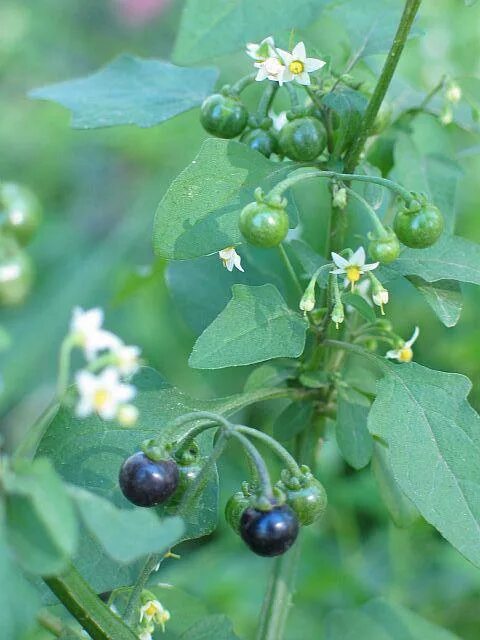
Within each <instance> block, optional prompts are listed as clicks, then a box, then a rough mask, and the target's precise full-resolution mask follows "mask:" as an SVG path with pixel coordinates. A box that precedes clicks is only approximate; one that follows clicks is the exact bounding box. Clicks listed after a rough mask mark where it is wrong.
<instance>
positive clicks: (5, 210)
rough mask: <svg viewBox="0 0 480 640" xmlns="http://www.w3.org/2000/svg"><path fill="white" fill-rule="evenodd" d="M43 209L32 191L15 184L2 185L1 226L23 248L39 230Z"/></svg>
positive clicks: (0, 187)
mask: <svg viewBox="0 0 480 640" xmlns="http://www.w3.org/2000/svg"><path fill="white" fill-rule="evenodd" d="M40 220H41V208H40V203H39V202H38V199H37V197H36V196H35V194H34V193H32V191H30V189H27V187H24V186H23V185H19V184H16V183H14V182H3V183H0V226H1V227H2V229H5V230H6V231H7V232H8V233H10V234H11V235H13V236H14V237H15V238H16V240H17V241H18V243H19V244H21V245H22V246H23V245H25V244H27V243H28V242H29V241H30V239H31V238H32V236H33V234H34V233H35V231H36V230H37V229H38V227H39V225H40Z"/></svg>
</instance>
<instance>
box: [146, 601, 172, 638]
mask: <svg viewBox="0 0 480 640" xmlns="http://www.w3.org/2000/svg"><path fill="white" fill-rule="evenodd" d="M144 620H146V621H147V622H152V621H153V622H155V623H156V624H159V625H160V626H161V627H162V630H163V631H165V623H166V622H168V621H169V620H170V611H168V610H167V609H164V608H163V606H162V604H161V603H160V602H159V601H158V600H148V602H146V603H145V604H144V605H143V607H142V608H141V609H140V622H143V621H144Z"/></svg>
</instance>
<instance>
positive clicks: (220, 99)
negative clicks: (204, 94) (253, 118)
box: [200, 93, 248, 139]
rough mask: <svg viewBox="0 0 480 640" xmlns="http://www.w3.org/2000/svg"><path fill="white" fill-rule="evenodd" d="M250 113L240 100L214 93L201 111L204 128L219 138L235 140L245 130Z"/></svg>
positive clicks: (205, 101) (207, 99)
mask: <svg viewBox="0 0 480 640" xmlns="http://www.w3.org/2000/svg"><path fill="white" fill-rule="evenodd" d="M247 120H248V111H247V109H246V108H245V105H244V104H243V103H242V102H241V101H240V99H239V98H235V97H234V96H224V95H223V94H221V93H214V94H213V95H211V96H209V97H208V98H206V99H205V100H204V102H203V104H202V106H201V109H200V122H201V123H202V126H203V128H204V129H205V130H206V131H208V133H211V134H212V135H214V136H217V137H218V138H227V139H229V138H235V137H236V136H238V135H240V134H241V133H242V131H243V130H244V129H245V127H246V125H247Z"/></svg>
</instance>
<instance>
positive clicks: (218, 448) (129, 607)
mask: <svg viewBox="0 0 480 640" xmlns="http://www.w3.org/2000/svg"><path fill="white" fill-rule="evenodd" d="M214 415H215V414H214ZM230 435H231V431H230V429H228V430H226V429H224V430H222V432H221V433H220V436H219V438H218V440H217V442H216V444H215V446H214V448H213V449H212V452H211V453H210V455H209V456H208V458H207V459H206V461H205V464H204V465H203V467H202V469H201V471H200V473H199V474H198V476H197V477H196V478H195V481H194V482H193V483H192V484H191V485H190V486H189V487H188V489H187V491H186V492H185V495H184V496H183V499H182V502H181V503H180V506H179V508H178V511H177V515H178V516H180V517H183V515H184V514H185V512H186V511H188V508H189V507H190V505H191V503H192V502H193V500H194V499H195V498H196V496H197V495H198V493H200V491H201V490H202V489H203V487H204V486H205V484H206V482H207V480H208V476H209V474H210V472H211V470H212V468H213V467H214V466H215V463H216V462H217V460H218V458H219V457H220V456H221V455H222V453H223V451H224V450H225V447H226V445H227V442H228V438H229V436H230ZM162 559H163V556H159V555H158V554H151V555H149V556H148V557H147V559H146V560H145V563H144V565H143V567H142V569H141V570H140V573H139V575H138V578H137V580H136V581H135V584H134V585H133V587H132V591H131V592H130V596H129V598H128V601H127V604H126V607H125V613H124V618H125V621H126V622H127V623H128V624H133V623H134V621H135V619H134V618H135V615H136V614H137V613H138V609H139V606H140V597H141V595H142V591H143V589H144V588H145V586H146V584H147V582H148V580H149V578H150V574H151V573H152V571H153V570H154V568H155V567H156V566H157V565H158V564H159V563H160V562H161V561H162ZM118 640H121V639H120V638H119V639H118Z"/></svg>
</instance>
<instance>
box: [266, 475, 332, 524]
mask: <svg viewBox="0 0 480 640" xmlns="http://www.w3.org/2000/svg"><path fill="white" fill-rule="evenodd" d="M276 486H277V487H278V488H279V489H281V491H283V492H284V493H285V496H286V502H287V504H288V505H289V506H290V507H291V508H292V509H293V510H294V511H295V513H296V515H297V518H298V521H299V522H300V524H302V525H304V526H308V525H310V524H313V523H314V522H315V521H316V520H318V519H319V518H321V517H322V516H323V514H324V513H325V510H326V508H327V503H328V500H327V493H326V491H325V488H324V486H323V485H322V483H321V482H320V481H319V480H317V479H316V478H315V477H314V476H313V475H312V474H311V473H310V471H306V472H305V473H303V474H302V475H301V476H300V477H299V478H296V477H295V476H290V475H289V474H288V472H285V471H284V472H283V473H282V480H280V481H279V482H278V483H277V485H276Z"/></svg>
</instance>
